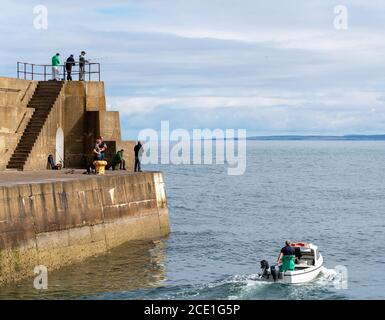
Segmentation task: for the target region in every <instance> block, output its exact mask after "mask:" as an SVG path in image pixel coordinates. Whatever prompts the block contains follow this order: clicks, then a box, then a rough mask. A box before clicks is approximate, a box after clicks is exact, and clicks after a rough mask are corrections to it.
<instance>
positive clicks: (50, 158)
mask: <svg viewBox="0 0 385 320" xmlns="http://www.w3.org/2000/svg"><path fill="white" fill-rule="evenodd" d="M47 169H49V170H60V169H61V164H55V160H54V159H53V155H52V154H50V155H49V156H48V159H47Z"/></svg>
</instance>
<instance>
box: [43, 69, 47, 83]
mask: <svg viewBox="0 0 385 320" xmlns="http://www.w3.org/2000/svg"><path fill="white" fill-rule="evenodd" d="M46 75H47V66H46V65H44V81H47V80H46Z"/></svg>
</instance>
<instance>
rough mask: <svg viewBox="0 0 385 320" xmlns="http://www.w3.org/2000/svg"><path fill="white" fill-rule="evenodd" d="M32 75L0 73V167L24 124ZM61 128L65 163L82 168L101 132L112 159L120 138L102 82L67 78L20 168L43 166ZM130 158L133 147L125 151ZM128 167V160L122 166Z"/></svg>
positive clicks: (130, 160)
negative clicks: (22, 76) (27, 77)
mask: <svg viewBox="0 0 385 320" xmlns="http://www.w3.org/2000/svg"><path fill="white" fill-rule="evenodd" d="M36 86H37V81H27V80H22V79H13V78H1V77H0V154H2V157H0V171H1V170H4V169H5V167H6V165H7V163H8V161H9V159H10V157H11V155H12V154H13V152H14V150H15V148H16V145H17V143H18V141H19V139H20V137H21V135H22V134H23V131H24V129H25V127H26V126H27V124H28V122H29V120H30V118H31V116H32V113H33V111H34V109H33V108H30V107H27V105H28V101H29V100H30V99H31V97H32V95H33V93H34V91H35V88H36ZM59 129H61V130H63V133H64V159H55V161H56V162H59V161H61V160H64V166H65V167H67V168H81V167H84V166H85V164H86V163H88V162H90V160H91V158H92V148H93V146H94V142H95V138H96V137H97V136H103V137H104V138H105V140H106V141H107V145H108V147H110V145H109V143H111V148H110V150H109V151H110V153H109V157H108V159H107V160H108V161H109V162H111V160H112V157H113V155H114V154H113V153H114V152H115V151H116V150H115V146H116V145H117V144H120V143H122V142H123V141H122V140H121V130H120V120H119V114H118V113H117V112H114V111H106V98H105V92H104V83H103V82H97V81H89V82H81V81H72V82H66V83H65V84H64V86H63V89H62V91H61V93H60V95H59V97H58V99H57V100H56V103H55V104H54V106H53V108H52V110H51V111H50V114H49V116H48V118H47V120H46V122H45V124H44V126H43V128H42V130H41V132H40V135H39V137H38V139H37V140H36V142H35V144H34V147H33V148H32V151H31V153H30V155H29V158H28V160H27V162H26V164H25V166H24V170H43V169H45V168H46V165H47V157H48V155H49V154H52V155H54V156H55V154H56V149H57V147H58V146H57V141H56V134H57V132H58V130H59ZM125 157H126V161H127V162H128V163H133V162H134V154H133V151H132V150H130V152H127V153H126V154H125ZM127 168H128V170H130V171H133V165H132V166H131V165H130V166H127Z"/></svg>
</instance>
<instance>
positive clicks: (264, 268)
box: [261, 260, 270, 279]
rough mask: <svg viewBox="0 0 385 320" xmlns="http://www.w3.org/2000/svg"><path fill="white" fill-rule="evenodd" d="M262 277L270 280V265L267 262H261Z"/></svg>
mask: <svg viewBox="0 0 385 320" xmlns="http://www.w3.org/2000/svg"><path fill="white" fill-rule="evenodd" d="M261 269H262V274H261V276H262V277H265V278H267V279H269V276H270V274H269V263H268V262H267V261H266V260H262V261H261Z"/></svg>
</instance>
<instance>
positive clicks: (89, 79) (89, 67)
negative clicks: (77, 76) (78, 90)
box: [88, 63, 91, 81]
mask: <svg viewBox="0 0 385 320" xmlns="http://www.w3.org/2000/svg"><path fill="white" fill-rule="evenodd" d="M88 81H91V63H89V64H88Z"/></svg>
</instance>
